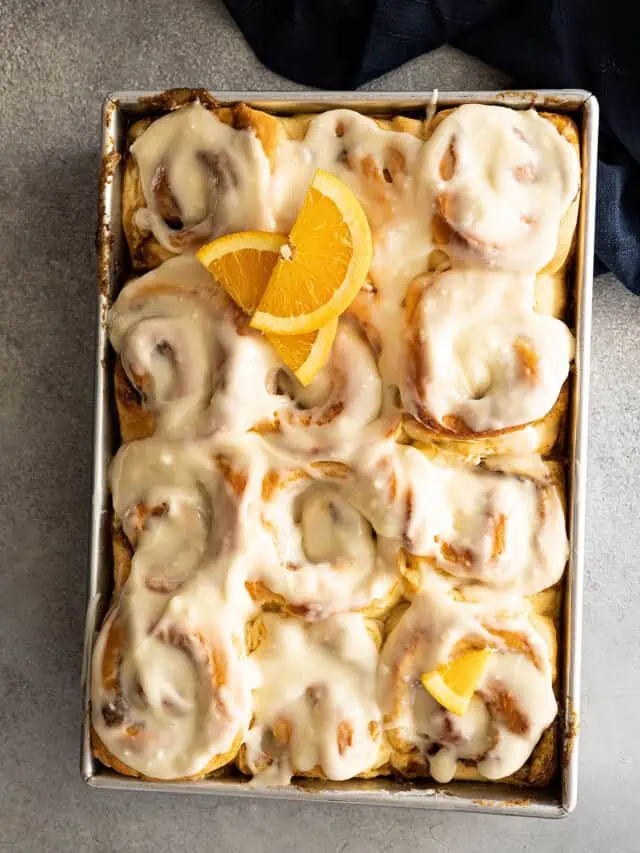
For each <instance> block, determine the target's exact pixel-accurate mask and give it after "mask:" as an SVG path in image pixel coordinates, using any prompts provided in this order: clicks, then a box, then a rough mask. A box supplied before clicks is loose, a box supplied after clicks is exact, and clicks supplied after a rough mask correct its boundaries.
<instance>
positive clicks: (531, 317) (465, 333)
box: [403, 270, 575, 433]
mask: <svg viewBox="0 0 640 853" xmlns="http://www.w3.org/2000/svg"><path fill="white" fill-rule="evenodd" d="M421 284H423V290H422V293H421V295H420V296H419V298H418V303H417V305H416V306H415V308H414V309H413V311H412V312H411V316H410V318H409V326H410V338H409V345H408V347H409V358H410V359H411V361H412V362H413V369H412V370H410V371H409V372H408V379H407V384H406V385H405V387H404V389H403V393H404V398H405V404H406V406H407V409H408V410H409V411H410V412H411V414H413V415H414V416H415V417H416V418H417V419H418V420H422V421H423V422H426V424H427V425H429V420H431V421H434V422H435V423H436V424H438V425H440V426H441V427H442V426H444V427H445V429H446V421H445V418H447V416H454V417H456V418H458V419H461V420H462V421H463V422H464V424H466V426H467V428H468V429H469V431H470V432H476V433H480V432H492V431H497V430H502V429H508V428H512V427H516V426H520V425H523V424H526V423H529V422H531V421H535V420H538V419H539V418H542V417H543V416H544V415H546V414H547V412H549V410H550V409H551V408H552V407H553V404H554V403H555V401H556V399H557V397H558V394H559V393H560V389H561V388H562V385H563V383H564V381H565V379H566V378H567V375H568V372H569V364H570V362H571V360H572V359H573V354H574V347H575V341H574V338H573V335H572V334H571V333H570V332H569V330H568V328H567V327H566V326H565V324H564V323H563V322H562V321H561V320H557V319H556V318H555V317H548V316H545V315H542V314H538V313H536V311H535V310H534V299H535V297H534V279H533V278H528V277H516V276H511V275H506V274H501V273H489V272H478V271H473V272H458V271H454V270H451V271H449V272H445V273H442V274H440V275H439V276H436V277H435V278H433V279H426V280H425V281H424V283H422V282H419V281H418V282H416V283H415V286H416V287H419V286H420V285H421Z"/></svg>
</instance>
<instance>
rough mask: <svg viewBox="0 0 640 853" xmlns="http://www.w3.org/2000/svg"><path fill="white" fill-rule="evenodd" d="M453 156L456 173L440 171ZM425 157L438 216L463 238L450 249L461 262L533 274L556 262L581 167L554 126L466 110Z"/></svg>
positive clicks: (514, 114) (515, 114) (502, 111)
mask: <svg viewBox="0 0 640 853" xmlns="http://www.w3.org/2000/svg"><path fill="white" fill-rule="evenodd" d="M448 152H450V153H451V154H452V159H453V163H452V174H451V175H449V174H448V171H447V170H443V169H442V162H443V158H445V156H446V155H447V153H448ZM423 156H424V178H425V181H426V183H427V185H428V186H429V187H430V189H431V192H432V193H433V197H434V198H435V199H436V210H437V211H438V212H439V213H440V215H441V216H442V217H443V218H444V219H445V220H446V222H447V223H448V225H449V226H450V227H451V228H453V230H454V232H455V233H456V234H457V236H458V238H459V239H458V240H455V239H454V240H450V241H449V243H448V244H447V252H448V253H450V254H452V255H453V256H454V257H455V259H456V260H457V261H458V262H467V263H469V264H471V265H474V264H477V262H478V260H479V259H480V260H481V261H483V262H484V263H488V264H490V265H492V266H496V267H498V268H500V269H505V270H512V271H514V272H532V273H535V272H536V271H538V270H540V269H542V268H543V267H544V266H545V264H547V263H548V262H549V261H550V260H551V259H552V258H553V255H554V252H555V250H556V245H557V241H558V228H559V224H560V219H561V217H562V215H563V214H564V212H565V211H566V209H567V207H568V206H569V204H570V203H571V201H572V200H573V198H574V197H575V195H576V193H577V192H578V187H579V184H580V165H579V162H578V157H577V156H576V152H575V150H574V148H573V147H572V145H571V144H570V143H569V142H568V141H567V140H566V139H565V138H564V137H563V136H562V135H561V134H560V133H559V132H558V131H557V130H556V128H555V127H554V125H553V124H552V123H551V122H550V121H548V120H547V119H545V118H542V117H541V116H540V115H539V114H538V113H537V112H536V111H535V110H527V111H524V112H523V111H516V110H511V109H508V108H506V107H496V106H483V105H480V104H465V105H463V106H461V107H459V108H458V109H456V110H454V111H453V112H452V113H451V114H450V115H449V116H447V117H446V118H445V119H444V120H443V121H442V122H441V123H440V124H439V125H438V127H436V129H435V131H434V132H433V135H432V137H431V139H430V140H429V142H428V144H427V145H425V146H424V149H423ZM443 171H444V172H445V174H444V175H443Z"/></svg>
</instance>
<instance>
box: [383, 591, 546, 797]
mask: <svg viewBox="0 0 640 853" xmlns="http://www.w3.org/2000/svg"><path fill="white" fill-rule="evenodd" d="M534 623H535V627H534ZM540 632H543V633H540ZM480 649H490V650H491V654H490V655H489V657H488V663H487V665H486V667H485V669H484V672H483V673H482V675H481V677H480V679H479V681H478V683H477V684H476V687H475V692H474V693H473V696H472V699H471V702H470V705H469V708H468V710H467V711H466V713H464V714H463V715H457V714H454V713H453V712H451V711H449V710H447V709H446V708H445V707H443V706H442V705H440V704H439V703H438V702H437V701H436V699H435V698H434V697H433V696H432V695H431V694H430V693H429V692H427V690H426V689H425V688H424V687H423V685H422V683H421V678H422V676H423V674H425V673H429V672H432V671H434V670H436V669H437V668H438V667H440V666H443V665H445V664H447V663H449V662H451V661H452V660H455V659H456V658H457V657H458V656H459V655H461V654H463V653H464V652H468V651H470V650H480ZM555 651H556V650H555V631H554V630H553V626H552V625H551V624H550V622H549V621H548V620H545V619H543V618H541V617H535V615H532V616H531V617H530V616H529V615H528V614H527V612H526V611H525V610H522V611H518V612H513V613H506V612H497V611H495V610H491V608H487V607H484V606H479V605H471V604H459V603H455V602H453V601H452V600H450V599H448V598H446V597H437V596H434V595H431V594H426V593H425V594H423V595H421V596H419V597H417V598H416V599H415V600H414V601H413V603H412V604H411V606H410V607H409V609H408V610H407V611H406V612H405V613H404V614H403V615H402V616H401V617H400V619H399V621H398V623H397V625H396V626H395V627H394V628H393V630H392V632H391V635H390V636H389V637H388V639H387V640H386V642H385V646H384V649H383V652H382V656H381V661H380V669H379V677H378V700H379V703H380V705H381V707H382V709H383V713H384V722H385V729H386V733H387V736H388V739H389V741H390V743H391V747H392V756H391V762H392V764H393V767H394V768H395V769H396V770H398V771H399V772H400V773H402V774H406V775H408V776H414V775H418V776H424V775H431V776H432V777H433V778H434V779H435V780H436V781H437V782H449V781H450V780H451V779H453V778H454V777H456V778H486V779H504V778H506V777H509V776H511V775H512V774H514V773H516V771H519V770H520V769H521V768H523V765H524V764H525V762H527V760H528V759H529V757H530V756H531V754H532V752H533V751H534V749H536V745H537V744H538V742H539V741H540V738H541V736H542V735H543V732H545V730H546V729H547V727H548V726H550V725H551V723H552V722H553V719H554V717H555V715H556V700H555V696H554V691H553V681H554V678H555V672H554V669H553V666H552V663H551V661H552V660H553V659H554V657H555ZM550 746H551V745H550V743H549V741H548V740H544V741H543V744H542V746H541V747H540V749H544V751H545V755H544V758H543V759H541V757H538V760H537V761H536V762H535V763H532V765H531V766H532V767H533V766H535V768H536V773H535V774H532V773H531V772H527V768H524V769H523V770H521V771H520V778H522V777H524V778H526V780H527V781H528V782H530V783H536V784H543V783H544V782H547V781H548V780H549V778H550V776H551V774H552V772H553V750H552V749H550Z"/></svg>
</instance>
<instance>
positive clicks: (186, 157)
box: [122, 101, 276, 268]
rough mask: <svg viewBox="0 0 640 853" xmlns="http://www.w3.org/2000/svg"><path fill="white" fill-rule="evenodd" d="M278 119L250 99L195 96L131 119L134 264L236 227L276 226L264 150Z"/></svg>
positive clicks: (126, 196) (129, 213)
mask: <svg viewBox="0 0 640 853" xmlns="http://www.w3.org/2000/svg"><path fill="white" fill-rule="evenodd" d="M275 125H276V119H274V118H273V117H271V116H267V115H266V114H265V113H262V114H260V118H259V121H258V120H257V119H256V114H255V111H251V110H249V109H248V108H247V107H244V108H240V107H232V108H229V107H224V108H210V107H206V106H202V105H201V104H200V103H199V102H197V101H196V102H194V103H192V104H190V105H188V106H183V107H181V108H179V109H177V110H175V111H173V112H170V113H168V114H167V115H164V116H162V117H161V118H158V119H155V120H145V121H143V122H138V123H137V124H135V125H134V126H133V128H132V131H131V134H130V147H129V155H128V158H127V162H126V166H125V173H124V181H123V190H122V192H123V228H124V232H125V235H126V238H127V242H128V244H129V249H130V252H131V257H132V259H133V263H134V266H135V267H143V268H148V267H153V266H157V265H158V264H159V263H161V262H162V261H165V260H167V259H168V258H170V257H172V256H174V255H176V254H180V253H182V252H185V251H195V250H196V249H198V248H199V247H200V246H201V245H203V244H204V243H206V242H207V241H208V240H212V239H214V238H215V237H219V236H221V235H223V234H228V233H231V232H233V231H242V230H250V229H261V230H273V229H274V219H273V213H272V211H271V207H270V196H269V186H270V180H271V170H270V164H269V158H268V153H269V150H270V146H272V145H273V144H274V142H273V140H271V138H270V133H271V132H273V128H274V126H275ZM256 126H257V127H258V128H259V129H260V132H259V133H258V132H256ZM265 145H266V146H267V148H266V150H265Z"/></svg>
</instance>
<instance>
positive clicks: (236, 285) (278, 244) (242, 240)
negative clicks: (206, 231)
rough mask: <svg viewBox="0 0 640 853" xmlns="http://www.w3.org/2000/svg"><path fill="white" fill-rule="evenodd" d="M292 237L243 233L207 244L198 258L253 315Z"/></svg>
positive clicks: (259, 232) (266, 233) (229, 235)
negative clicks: (282, 250)
mask: <svg viewBox="0 0 640 853" xmlns="http://www.w3.org/2000/svg"><path fill="white" fill-rule="evenodd" d="M288 241H289V238H288V237H285V236H284V235H283V234H272V233H271V232H269V231H239V232H238V233H237V234H228V235H227V236H226V237H219V238H218V239H217V240H213V241H212V242H211V243H207V244H206V246H203V247H202V248H201V249H200V250H199V251H198V252H197V253H196V257H197V259H198V260H199V261H200V263H201V264H203V265H204V266H205V267H206V268H207V269H208V270H209V272H210V273H211V275H212V276H213V277H214V278H215V280H216V281H217V282H218V284H220V285H221V286H222V287H223V288H224V289H225V290H226V292H227V293H228V294H229V296H230V297H231V298H232V299H233V301H234V302H235V303H236V305H238V306H239V307H240V308H242V310H243V311H244V312H245V313H246V314H253V312H254V311H255V310H256V308H257V307H258V302H260V299H261V298H262V294H263V293H264V291H265V289H266V287H267V283H268V281H269V278H270V276H271V273H272V272H273V268H274V267H275V265H276V262H277V260H278V258H279V257H280V254H279V253H280V249H281V248H282V246H286V245H287V243H288Z"/></svg>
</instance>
